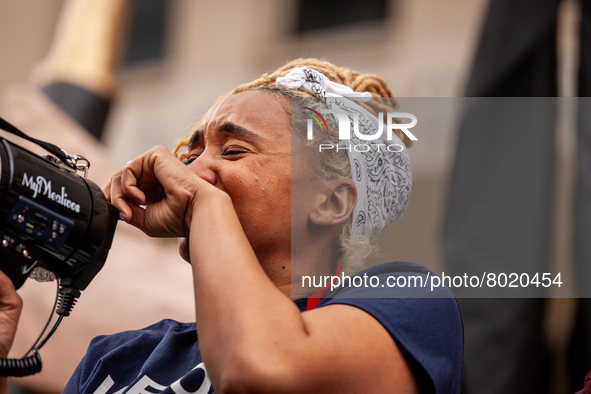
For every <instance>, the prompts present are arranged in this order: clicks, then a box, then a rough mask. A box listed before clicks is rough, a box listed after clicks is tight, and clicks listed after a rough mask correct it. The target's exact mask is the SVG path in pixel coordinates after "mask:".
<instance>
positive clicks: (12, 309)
mask: <svg viewBox="0 0 591 394" xmlns="http://www.w3.org/2000/svg"><path fill="white" fill-rule="evenodd" d="M22 306H23V302H22V300H21V297H20V296H19V295H18V294H17V293H16V290H15V289H14V286H13V284H12V281H11V280H10V278H8V276H6V274H4V272H2V271H0V358H6V357H8V351H9V350H10V347H11V346H12V340H13V339H14V334H15V332H16V326H17V324H18V318H19V316H20V314H21V309H22Z"/></svg>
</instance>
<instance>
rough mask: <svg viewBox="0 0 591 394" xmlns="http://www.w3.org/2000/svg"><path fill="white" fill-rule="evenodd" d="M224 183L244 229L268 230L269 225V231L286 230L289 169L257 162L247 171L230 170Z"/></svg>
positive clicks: (289, 212) (289, 213)
mask: <svg viewBox="0 0 591 394" xmlns="http://www.w3.org/2000/svg"><path fill="white" fill-rule="evenodd" d="M224 187H225V189H226V191H227V192H228V194H229V195H230V197H231V198H232V202H233V204H234V209H235V210H236V214H237V215H238V218H239V219H240V222H241V223H242V226H243V228H244V230H245V231H247V232H248V229H251V230H252V231H261V230H263V231H269V230H271V228H273V230H272V231H273V232H277V231H283V230H285V231H288V230H289V224H290V218H291V177H290V174H289V171H285V169H281V168H280V169H278V170H277V171H274V170H272V169H269V168H266V169H264V168H262V166H261V167H258V168H253V169H252V171H248V173H246V172H242V173H232V174H228V176H227V177H226V178H225V179H224ZM284 227H285V228H284ZM283 228H284V229H283ZM281 229H283V230H281Z"/></svg>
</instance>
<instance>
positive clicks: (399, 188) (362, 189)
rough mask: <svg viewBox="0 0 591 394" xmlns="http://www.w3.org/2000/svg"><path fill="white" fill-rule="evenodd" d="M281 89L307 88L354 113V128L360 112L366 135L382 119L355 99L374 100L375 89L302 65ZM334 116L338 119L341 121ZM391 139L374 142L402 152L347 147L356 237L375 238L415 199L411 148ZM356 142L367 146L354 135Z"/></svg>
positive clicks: (332, 106) (353, 234)
mask: <svg viewBox="0 0 591 394" xmlns="http://www.w3.org/2000/svg"><path fill="white" fill-rule="evenodd" d="M276 85H277V87H280V88H281V87H283V88H288V89H304V90H307V91H309V92H311V93H313V94H314V95H315V96H317V97H318V98H319V99H320V100H321V101H322V102H323V103H325V104H326V106H327V107H328V108H330V109H338V110H340V111H343V112H345V113H346V114H347V115H348V116H349V120H350V124H351V130H353V128H354V127H353V126H354V123H353V120H354V117H355V116H358V119H359V120H358V124H359V132H360V133H361V134H363V135H375V134H376V132H377V130H378V126H379V120H378V118H377V117H375V116H374V115H373V114H371V113H369V112H368V111H367V110H366V109H365V108H363V107H361V106H359V105H357V104H355V103H354V102H353V101H351V100H350V99H355V100H363V101H365V100H369V99H371V93H369V92H364V93H358V92H354V91H353V90H352V89H351V88H349V87H347V86H344V85H341V84H339V83H336V82H332V81H330V80H329V79H328V78H327V77H326V76H325V75H324V74H322V73H320V72H318V71H316V70H312V69H310V68H307V67H298V68H295V69H293V70H291V71H290V72H289V74H287V75H286V76H285V77H279V78H277V81H276ZM335 120H336V121H337V123H338V119H336V117H335ZM392 134H393V139H392V140H391V141H386V140H384V139H383V138H382V137H380V138H378V139H374V140H372V141H371V144H372V145H374V146H377V144H384V145H388V144H399V145H400V146H401V147H402V148H401V150H400V151H399V152H392V151H389V150H386V149H376V150H369V151H367V152H358V151H356V150H355V149H350V150H349V149H348V150H347V152H348V155H349V162H350V163H351V172H352V173H353V182H355V186H356V187H357V205H356V206H355V209H354V210H353V223H352V228H351V238H357V237H359V236H364V237H367V238H368V239H372V238H373V237H375V236H376V235H378V234H379V233H380V232H381V231H382V230H383V229H384V228H386V227H387V226H389V225H390V224H392V223H393V222H395V221H396V220H398V219H399V218H400V217H401V216H402V214H403V213H404V210H405V209H406V206H407V205H408V200H409V199H410V189H411V185H412V171H411V167H410V159H409V157H408V152H407V150H406V147H405V146H404V144H403V143H402V141H401V140H400V139H399V138H398V137H397V136H396V135H395V134H394V133H392ZM350 142H351V145H353V146H354V145H357V144H364V143H366V142H367V141H364V140H361V139H360V138H359V137H357V136H356V135H355V133H352V135H351V140H350Z"/></svg>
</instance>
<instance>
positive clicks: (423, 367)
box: [318, 261, 464, 393]
mask: <svg viewBox="0 0 591 394" xmlns="http://www.w3.org/2000/svg"><path fill="white" fill-rule="evenodd" d="M434 277H435V278H436V279H434V280H433V282H434V283H432V278H434ZM351 278H352V279H351V281H350V282H351V283H349V280H348V279H347V277H346V276H341V281H343V280H344V281H345V283H341V286H340V287H339V288H337V289H335V290H334V291H333V292H331V293H329V294H328V296H327V298H324V299H322V300H321V301H320V303H319V304H318V307H323V306H328V305H333V304H346V305H350V306H353V307H356V308H359V309H362V310H364V311H365V312H367V313H368V314H370V315H371V316H373V317H374V318H375V319H376V320H378V321H379V322H380V323H381V324H382V326H384V328H386V329H387V330H388V332H389V333H390V335H391V336H392V338H393V339H394V340H395V341H396V343H397V344H398V346H399V348H401V350H402V351H403V352H404V353H405V354H406V356H407V359H408V360H409V364H411V366H413V367H414V368H413V369H414V370H415V375H418V376H417V378H418V380H427V381H430V383H431V384H430V385H432V390H433V389H434V392H450V393H451V392H459V390H460V387H461V378H462V368H463V352H464V329H463V323H462V316H461V312H460V308H459V306H458V303H457V301H456V299H455V297H454V295H453V293H452V292H451V290H450V289H449V288H447V287H442V286H434V284H436V283H437V282H438V277H437V276H436V275H435V274H434V273H433V272H432V271H431V270H429V269H428V268H425V267H423V266H420V265H417V264H413V263H408V262H401V261H397V262H391V263H386V264H380V265H376V266H374V267H370V268H368V269H366V270H363V271H361V272H359V273H357V274H355V275H352V276H351ZM353 278H356V279H353ZM421 375H423V376H422V378H421ZM423 378H424V379H423Z"/></svg>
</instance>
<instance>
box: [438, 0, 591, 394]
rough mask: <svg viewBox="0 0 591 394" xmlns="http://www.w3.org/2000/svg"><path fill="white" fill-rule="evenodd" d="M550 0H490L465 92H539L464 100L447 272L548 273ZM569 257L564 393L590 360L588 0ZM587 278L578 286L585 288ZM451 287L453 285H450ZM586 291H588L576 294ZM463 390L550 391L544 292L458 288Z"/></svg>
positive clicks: (554, 0) (552, 89)
mask: <svg viewBox="0 0 591 394" xmlns="http://www.w3.org/2000/svg"><path fill="white" fill-rule="evenodd" d="M558 3H559V0H492V1H491V3H490V5H489V9H488V13H487V16H486V20H485V23H484V26H483V30H482V35H481V38H480V43H479V46H478V50H477V54H476V58H475V61H474V64H473V68H472V74H471V76H470V79H469V83H468V87H467V91H466V96H467V97H512V98H515V97H545V98H546V99H539V100H538V99H531V100H527V101H525V105H523V106H517V107H515V108H511V105H510V100H507V99H506V100H505V101H503V100H498V101H497V102H496V103H497V104H498V105H499V109H500V110H501V111H502V115H501V114H499V113H497V115H496V116H494V114H491V115H486V111H485V112H482V111H481V110H482V106H479V105H473V106H470V107H468V106H467V107H466V109H465V111H464V113H463V119H462V124H461V130H460V135H459V140H458V147H457V156H456V161H455V166H454V169H453V179H452V182H451V187H450V194H449V203H448V212H447V219H446V223H445V228H444V233H443V246H444V252H445V257H446V260H447V262H448V264H449V267H450V269H451V270H452V274H454V275H459V274H463V273H464V272H474V271H475V270H476V271H478V272H480V274H482V272H483V271H484V272H505V273H510V272H549V270H548V269H549V262H550V261H549V260H550V247H549V245H550V234H551V227H552V222H551V217H552V215H551V214H550V212H551V208H552V192H553V173H554V124H555V122H554V121H555V118H556V116H555V115H556V108H555V105H554V104H555V102H553V100H552V99H549V98H550V97H555V96H556V95H557V51H556V34H557V7H558ZM580 6H581V13H582V18H581V29H580V47H581V49H580V72H579V85H578V94H579V96H581V97H585V98H581V99H579V109H578V115H577V174H578V175H577V182H576V197H575V205H574V207H575V212H576V215H575V217H574V219H575V236H574V253H573V257H574V261H575V265H576V271H575V272H576V275H575V276H576V278H577V280H578V283H577V287H578V291H579V293H578V297H580V299H578V304H577V318H576V322H575V328H574V332H573V334H572V338H571V346H570V349H569V375H570V382H571V392H574V391H577V390H580V389H581V387H582V385H583V379H584V377H585V374H586V373H587V372H588V371H589V370H590V369H591V302H590V300H589V299H588V297H589V294H584V292H589V289H588V287H589V286H588V284H585V283H584V280H585V278H591V274H590V270H591V265H590V264H589V262H590V260H591V242H589V237H590V236H591V125H590V124H589V123H590V122H591V114H590V113H589V111H586V110H585V108H586V107H587V103H588V101H587V100H589V99H588V98H586V97H588V96H590V93H591V2H590V1H588V0H582V1H581V2H580ZM586 288H587V289H586ZM458 295H459V294H458ZM585 297H587V298H585ZM459 301H460V305H461V307H462V312H463V317H464V320H465V333H466V347H465V349H466V350H465V360H466V361H465V364H464V365H465V374H464V376H465V379H464V392H466V393H476V392H477V393H524V392H526V393H529V392H531V393H544V392H547V391H548V379H547V377H548V373H547V372H548V363H547V358H548V357H547V351H546V349H545V347H544V341H543V333H542V330H543V315H544V307H545V304H546V301H545V300H544V299H543V298H519V299H500V298H489V299H470V298H467V299H460V300H459Z"/></svg>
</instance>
